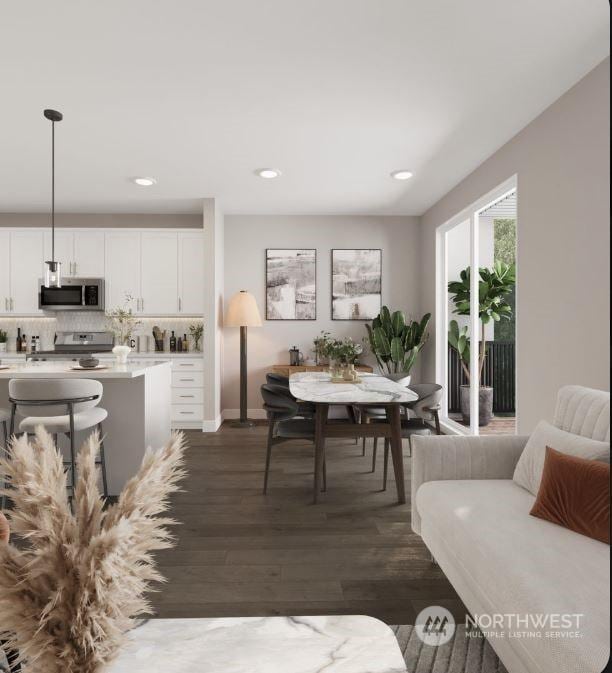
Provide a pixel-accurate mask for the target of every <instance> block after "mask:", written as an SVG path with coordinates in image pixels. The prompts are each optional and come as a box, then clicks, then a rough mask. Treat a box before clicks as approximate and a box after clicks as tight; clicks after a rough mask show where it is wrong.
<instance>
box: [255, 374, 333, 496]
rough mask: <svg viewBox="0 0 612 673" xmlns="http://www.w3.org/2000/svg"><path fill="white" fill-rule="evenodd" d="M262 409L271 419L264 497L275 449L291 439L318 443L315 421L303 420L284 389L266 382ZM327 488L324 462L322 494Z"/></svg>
mask: <svg viewBox="0 0 612 673" xmlns="http://www.w3.org/2000/svg"><path fill="white" fill-rule="evenodd" d="M261 396H262V398H263V401H264V404H263V408H264V409H265V411H266V414H267V416H268V443H267V450H266V468H265V474H264V485H263V493H264V495H265V494H266V493H267V492H268V476H269V472H270V459H271V456H272V447H273V446H275V445H277V444H281V443H282V442H287V441H290V440H292V439H301V440H308V441H310V442H313V444H314V440H315V422H314V419H313V418H312V417H311V418H304V417H301V418H300V405H299V403H298V402H297V400H296V399H295V398H294V397H293V396H292V395H291V393H289V391H288V389H287V388H285V387H284V386H280V385H274V384H270V383H266V384H264V385H262V386H261ZM326 489H327V470H326V466H325V461H324V462H323V489H322V490H323V491H325V490H326Z"/></svg>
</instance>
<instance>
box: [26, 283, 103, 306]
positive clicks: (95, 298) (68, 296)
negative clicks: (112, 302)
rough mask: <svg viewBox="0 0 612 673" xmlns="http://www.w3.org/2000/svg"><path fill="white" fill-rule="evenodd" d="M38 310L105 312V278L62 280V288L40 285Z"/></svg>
mask: <svg viewBox="0 0 612 673" xmlns="http://www.w3.org/2000/svg"><path fill="white" fill-rule="evenodd" d="M38 288H39V289H38V308H41V309H42V310H43V311H103V310H104V279H103V278H62V287H45V286H44V284H43V281H42V279H40V281H39V283H38Z"/></svg>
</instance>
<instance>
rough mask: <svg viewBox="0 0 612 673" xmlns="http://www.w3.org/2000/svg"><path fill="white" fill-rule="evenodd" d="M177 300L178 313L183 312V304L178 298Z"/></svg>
mask: <svg viewBox="0 0 612 673" xmlns="http://www.w3.org/2000/svg"><path fill="white" fill-rule="evenodd" d="M178 300H179V313H180V312H181V311H182V310H183V302H182V301H181V298H180V297H179V298H178Z"/></svg>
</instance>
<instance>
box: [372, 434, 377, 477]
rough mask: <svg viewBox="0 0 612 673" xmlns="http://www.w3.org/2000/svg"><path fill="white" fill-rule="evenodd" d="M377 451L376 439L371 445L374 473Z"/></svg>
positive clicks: (373, 470) (375, 438) (374, 470)
mask: <svg viewBox="0 0 612 673" xmlns="http://www.w3.org/2000/svg"><path fill="white" fill-rule="evenodd" d="M377 451H378V437H374V441H373V443H372V472H376V452H377Z"/></svg>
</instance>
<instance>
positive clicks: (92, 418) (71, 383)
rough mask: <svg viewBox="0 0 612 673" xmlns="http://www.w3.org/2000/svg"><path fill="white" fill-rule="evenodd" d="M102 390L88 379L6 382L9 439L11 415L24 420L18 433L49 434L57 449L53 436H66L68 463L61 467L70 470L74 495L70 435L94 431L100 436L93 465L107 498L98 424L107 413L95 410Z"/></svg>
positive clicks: (73, 451)
mask: <svg viewBox="0 0 612 673" xmlns="http://www.w3.org/2000/svg"><path fill="white" fill-rule="evenodd" d="M102 392H103V387H102V384H101V383H100V382H99V381H94V380H92V379H11V380H10V381H9V401H10V402H11V405H12V407H11V430H10V432H11V435H12V434H13V432H14V425H15V415H16V414H17V413H18V414H20V415H21V416H25V418H24V419H23V420H22V421H21V422H20V423H19V431H20V432H25V433H26V434H31V433H34V432H35V430H36V427H37V426H38V425H42V426H44V427H45V429H46V430H47V432H49V433H50V434H52V435H53V436H54V438H55V443H56V445H57V436H58V435H59V434H62V435H66V436H67V437H68V438H69V439H70V460H69V461H65V462H64V465H65V466H67V467H70V485H71V488H72V492H73V494H74V488H75V486H76V461H75V446H74V434H75V432H79V431H80V430H88V429H89V428H95V427H97V428H98V430H99V432H100V458H99V460H97V461H96V464H97V465H100V468H101V469H100V471H101V473H102V489H103V492H104V496H108V485H107V481H106V460H105V457H104V441H103V434H102V432H103V431H102V421H104V420H105V419H106V418H107V416H108V412H107V411H106V409H102V408H101V407H99V406H98V404H99V403H100V400H101V399H102Z"/></svg>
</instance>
